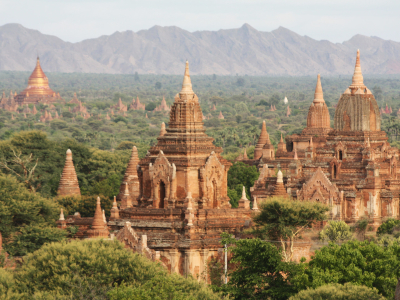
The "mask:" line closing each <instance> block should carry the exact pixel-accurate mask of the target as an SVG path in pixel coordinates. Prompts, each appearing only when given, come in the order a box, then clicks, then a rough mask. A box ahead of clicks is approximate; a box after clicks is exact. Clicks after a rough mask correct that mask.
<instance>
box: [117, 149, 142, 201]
mask: <svg viewBox="0 0 400 300" xmlns="http://www.w3.org/2000/svg"><path fill="white" fill-rule="evenodd" d="M138 164H139V155H138V150H137V148H136V146H133V147H132V154H131V158H130V159H129V163H128V166H127V168H126V171H125V175H124V179H123V180H122V183H121V186H120V189H119V194H118V196H117V199H118V200H121V201H123V200H124V199H126V196H125V195H126V188H128V196H129V198H130V199H133V200H134V201H135V200H136V198H137V197H138V196H139V194H140V189H139V179H138V172H137V166H138ZM131 203H132V202H131ZM122 204H123V203H122V202H121V209H125V208H126V207H127V206H126V205H127V203H126V202H125V204H124V205H122Z"/></svg>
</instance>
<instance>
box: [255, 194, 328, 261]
mask: <svg viewBox="0 0 400 300" xmlns="http://www.w3.org/2000/svg"><path fill="white" fill-rule="evenodd" d="M260 209H261V210H260V213H259V214H257V215H256V216H255V217H254V218H253V220H254V223H255V230H254V233H255V234H257V235H260V236H264V237H265V236H266V237H268V238H270V239H272V240H276V241H279V242H280V245H281V247H282V254H283V257H284V260H285V261H291V260H292V257H293V244H294V241H295V239H296V238H299V237H300V236H301V233H302V232H303V231H304V230H305V229H308V228H312V226H313V225H314V224H316V223H317V222H321V221H323V220H325V219H326V212H327V211H328V207H327V206H326V205H324V204H321V203H317V202H309V201H304V202H303V201H292V200H288V199H282V198H276V197H275V198H271V199H269V200H266V201H265V202H263V203H261V204H260Z"/></svg>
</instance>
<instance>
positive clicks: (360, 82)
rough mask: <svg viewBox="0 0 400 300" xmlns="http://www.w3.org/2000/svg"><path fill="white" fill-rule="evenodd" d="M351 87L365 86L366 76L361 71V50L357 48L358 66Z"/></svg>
mask: <svg viewBox="0 0 400 300" xmlns="http://www.w3.org/2000/svg"><path fill="white" fill-rule="evenodd" d="M350 87H365V86H364V78H363V76H362V73H361V64H360V50H357V59H356V66H355V68H354V74H353V82H352V84H351V86H350Z"/></svg>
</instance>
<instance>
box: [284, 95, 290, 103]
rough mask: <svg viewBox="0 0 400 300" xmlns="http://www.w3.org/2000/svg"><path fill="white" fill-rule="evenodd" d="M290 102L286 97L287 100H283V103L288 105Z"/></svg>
mask: <svg viewBox="0 0 400 300" xmlns="http://www.w3.org/2000/svg"><path fill="white" fill-rule="evenodd" d="M288 102H289V100H288V99H287V97H286V96H285V99H283V103H285V104H288Z"/></svg>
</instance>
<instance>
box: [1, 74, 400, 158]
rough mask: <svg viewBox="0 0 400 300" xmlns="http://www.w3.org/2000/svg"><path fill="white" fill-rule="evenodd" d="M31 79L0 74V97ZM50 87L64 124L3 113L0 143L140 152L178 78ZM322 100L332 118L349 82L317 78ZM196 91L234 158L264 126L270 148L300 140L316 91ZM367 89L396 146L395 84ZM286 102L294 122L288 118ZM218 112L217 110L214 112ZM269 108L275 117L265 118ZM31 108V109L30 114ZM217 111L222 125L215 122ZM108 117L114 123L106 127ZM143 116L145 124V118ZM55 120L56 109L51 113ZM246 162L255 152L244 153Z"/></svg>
mask: <svg viewBox="0 0 400 300" xmlns="http://www.w3.org/2000/svg"><path fill="white" fill-rule="evenodd" d="M28 77H29V73H28V72H0V92H1V91H4V92H5V94H6V95H7V96H8V95H9V93H10V91H13V92H17V93H18V92H20V91H21V90H23V89H24V88H25V87H26V85H27V80H28ZM48 77H49V82H50V87H51V88H52V89H53V90H54V91H56V92H59V93H60V94H61V97H63V99H64V100H65V104H63V103H57V104H56V105H55V106H56V110H57V112H58V114H59V115H60V116H62V118H61V119H57V120H53V121H51V122H47V123H46V122H45V123H41V122H39V117H40V114H42V113H43V111H44V110H46V109H47V108H46V106H44V105H39V107H37V110H38V115H36V116H33V115H31V114H28V115H27V116H26V118H24V115H23V114H22V110H23V108H21V109H20V110H21V113H20V114H15V113H14V120H12V116H11V115H12V114H11V113H10V112H6V111H2V110H0V139H2V140H4V139H7V138H9V137H11V136H12V135H13V134H15V133H16V132H19V131H23V130H32V129H37V130H41V131H45V132H46V133H47V134H48V137H49V139H51V140H54V141H61V140H62V139H65V138H73V139H75V140H76V141H78V142H81V143H84V144H85V145H87V146H89V147H95V148H98V149H101V150H107V151H113V150H114V149H118V147H120V148H121V147H124V145H123V144H122V145H121V143H122V142H123V141H129V142H133V143H135V144H136V145H137V146H138V147H139V148H140V149H142V151H141V152H142V153H144V152H145V149H146V148H147V147H149V146H150V145H152V144H154V143H155V142H156V138H157V136H158V134H159V131H160V126H161V123H162V122H165V123H166V124H167V125H168V121H169V113H168V112H158V111H154V108H155V107H156V106H157V105H159V104H160V103H161V100H162V98H163V96H165V99H166V101H167V104H168V105H171V104H172V103H173V101H174V100H173V99H174V96H175V95H176V93H178V92H179V91H180V88H181V82H182V76H175V75H139V74H133V75H107V74H75V73H74V74H58V73H49V74H48ZM321 80H322V87H323V91H324V99H325V101H326V103H327V105H328V107H329V111H330V113H331V123H332V126H333V116H334V113H335V108H334V106H335V105H336V103H337V101H338V99H339V97H340V94H341V93H343V92H344V90H345V89H346V88H347V87H348V86H349V85H350V83H351V77H350V76H347V77H345V76H337V77H322V79H321ZM192 83H193V89H194V91H195V92H196V94H197V95H198V96H199V100H200V104H201V107H202V110H203V114H204V115H205V116H206V117H207V119H206V120H205V122H204V123H205V126H206V128H207V133H208V134H209V135H210V136H212V137H214V139H215V144H216V145H217V146H221V147H223V148H224V155H225V156H226V158H228V159H233V158H234V157H236V156H237V155H239V153H240V152H241V151H243V148H244V147H251V146H254V144H255V143H256V142H257V137H258V134H259V132H260V128H261V123H262V120H266V122H267V130H268V132H269V133H270V137H271V142H272V143H273V144H275V145H276V143H277V142H278V141H279V138H280V135H281V133H282V134H283V135H284V136H285V135H287V134H292V133H297V132H300V131H301V130H302V128H304V127H305V125H306V117H307V112H308V108H309V106H310V104H311V102H312V100H313V96H314V95H313V94H314V89H315V84H316V76H315V78H314V77H310V76H308V77H252V76H244V77H241V76H216V75H213V76H202V75H198V76H192ZM365 84H366V85H367V86H368V87H369V88H370V89H371V90H372V91H373V93H374V95H375V98H376V99H377V101H378V105H379V107H380V108H381V107H383V108H385V107H386V105H388V107H391V108H392V113H391V114H383V115H382V125H383V126H382V128H383V130H385V131H386V132H388V134H389V137H390V140H389V141H390V142H392V143H394V144H395V143H396V140H397V139H398V136H399V134H400V123H399V122H398V120H397V119H398V118H397V111H398V110H399V109H400V101H399V100H400V77H398V76H390V77H388V76H386V77H383V76H382V77H376V76H375V77H369V76H365ZM75 92H76V93H77V97H78V99H79V100H80V101H82V102H83V104H84V106H85V107H86V108H87V110H88V112H89V113H90V114H91V115H92V117H91V118H89V119H84V118H82V117H81V116H80V114H79V113H78V114H75V113H71V112H70V111H69V110H70V109H72V108H73V107H74V106H76V104H69V103H68V102H69V101H70V100H71V99H72V97H73V94H74V93H75ZM136 97H139V99H140V101H141V102H142V103H144V104H146V111H128V112H127V114H126V117H124V116H123V115H121V114H115V115H114V116H111V115H110V106H111V105H115V104H116V103H117V102H118V99H119V98H121V100H122V102H123V103H124V104H125V105H128V106H129V104H130V103H132V100H133V99H134V98H136ZM284 97H287V98H288V100H289V103H288V105H289V107H290V110H291V115H290V116H289V117H287V116H286V111H287V105H285V104H284V103H283V99H284ZM213 105H215V107H216V110H215V111H212V110H211V108H212V107H213ZM271 105H273V106H275V107H276V111H269V109H270V107H271ZM31 108H32V107H31ZM220 112H222V114H223V116H224V120H220V119H218V115H219V113H220ZM107 113H108V114H109V115H110V116H111V120H106V115H107ZM146 114H147V116H148V118H146ZM53 116H54V110H53ZM248 150H249V151H248V152H249V153H250V155H251V153H252V149H251V148H250V149H248Z"/></svg>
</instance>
